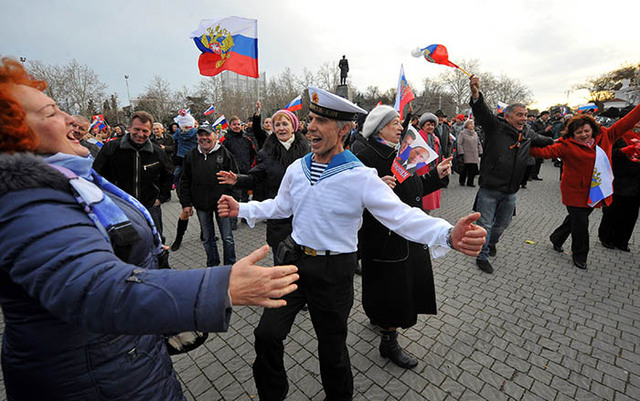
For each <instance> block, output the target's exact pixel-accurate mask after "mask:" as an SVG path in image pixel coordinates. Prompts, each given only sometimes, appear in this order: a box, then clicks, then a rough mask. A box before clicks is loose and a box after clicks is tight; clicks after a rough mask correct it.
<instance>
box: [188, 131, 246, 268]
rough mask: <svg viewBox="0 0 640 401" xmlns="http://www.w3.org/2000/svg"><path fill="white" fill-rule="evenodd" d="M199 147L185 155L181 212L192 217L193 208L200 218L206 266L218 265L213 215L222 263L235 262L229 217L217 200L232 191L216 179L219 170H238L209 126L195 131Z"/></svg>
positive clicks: (218, 258)
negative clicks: (218, 234)
mask: <svg viewBox="0 0 640 401" xmlns="http://www.w3.org/2000/svg"><path fill="white" fill-rule="evenodd" d="M197 137H198V146H196V147H195V148H194V149H192V150H191V151H190V152H189V153H187V155H186V156H185V158H184V162H183V164H182V168H183V170H182V177H181V178H180V191H179V193H178V196H179V198H180V204H181V205H182V211H183V214H186V215H187V216H191V215H192V214H193V208H194V207H195V208H196V215H197V216H198V220H199V221H200V229H201V231H202V244H203V246H204V250H205V252H206V253H207V267H211V266H217V265H219V264H220V255H219V253H218V246H217V240H216V235H215V228H214V223H213V220H214V217H215V220H216V223H217V224H218V229H219V230H220V237H221V238H222V250H223V255H224V264H225V265H227V264H233V263H235V262H236V250H235V243H234V240H233V231H232V230H231V219H230V218H228V217H220V216H219V215H218V211H217V203H218V199H220V196H222V195H223V194H227V195H229V194H231V191H232V188H231V186H230V185H225V184H220V183H218V180H216V179H215V177H216V174H217V173H218V171H221V170H224V171H233V172H235V173H237V172H238V167H237V165H236V162H235V159H234V158H233V156H232V155H231V153H230V152H229V151H228V150H227V149H226V148H225V147H224V146H222V144H221V143H220V142H219V141H218V136H217V135H216V134H215V133H214V132H213V131H212V129H211V127H210V126H201V127H199V128H198V130H197Z"/></svg>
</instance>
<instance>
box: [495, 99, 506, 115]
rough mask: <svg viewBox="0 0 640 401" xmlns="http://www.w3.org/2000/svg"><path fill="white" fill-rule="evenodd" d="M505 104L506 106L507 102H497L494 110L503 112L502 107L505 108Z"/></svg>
mask: <svg viewBox="0 0 640 401" xmlns="http://www.w3.org/2000/svg"><path fill="white" fill-rule="evenodd" d="M507 106H508V104H506V103H503V102H498V107H497V108H496V111H497V112H498V114H500V113H504V109H506V108H507Z"/></svg>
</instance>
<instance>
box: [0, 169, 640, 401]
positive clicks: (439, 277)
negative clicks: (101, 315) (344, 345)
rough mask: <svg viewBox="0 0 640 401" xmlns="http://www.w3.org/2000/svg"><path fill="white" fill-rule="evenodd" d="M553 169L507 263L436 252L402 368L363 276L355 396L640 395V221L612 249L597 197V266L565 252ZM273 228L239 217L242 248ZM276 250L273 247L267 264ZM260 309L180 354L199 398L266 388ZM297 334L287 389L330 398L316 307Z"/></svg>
mask: <svg viewBox="0 0 640 401" xmlns="http://www.w3.org/2000/svg"><path fill="white" fill-rule="evenodd" d="M542 177H543V178H544V181H533V182H530V183H529V185H528V188H527V189H522V190H520V192H519V194H518V197H519V199H518V206H517V215H516V216H515V217H514V219H513V222H512V223H511V226H510V227H509V228H508V230H507V231H506V232H505V234H504V235H503V238H502V240H501V241H500V243H499V244H498V246H497V250H498V253H497V256H495V257H493V258H491V262H492V264H493V266H494V269H495V271H494V274H492V275H488V274H485V273H482V272H481V271H480V270H478V268H477V267H476V265H475V262H474V259H473V258H468V257H465V256H463V255H461V254H458V253H454V252H451V253H449V254H448V255H447V256H445V257H443V258H440V259H437V260H435V261H434V273H435V280H436V291H437V297H438V314H437V315H435V316H420V317H419V319H418V323H417V324H416V325H415V326H414V327H412V328H410V329H407V330H403V331H402V333H401V335H400V337H399V341H400V344H401V345H402V346H403V347H404V348H405V349H406V350H407V351H409V352H410V353H412V354H413V355H415V356H416V357H417V358H418V359H419V364H418V366H417V368H415V369H413V370H404V369H400V368H398V367H396V366H395V365H393V364H392V363H391V362H389V361H388V360H385V359H383V358H382V357H381V356H380V354H379V352H378V345H379V341H380V340H379V334H378V333H376V332H375V331H374V330H373V328H372V327H371V326H370V324H369V323H368V319H367V317H366V316H365V314H364V312H363V310H362V306H361V303H360V299H361V280H360V277H359V276H356V280H355V291H356V302H355V305H354V308H353V310H352V312H351V317H350V323H349V324H350V332H349V337H348V345H349V352H350V356H351V363H352V370H353V375H354V383H355V399H358V400H387V399H388V400H396V399H397V400H507V399H514V400H526V401H533V400H556V401H561V400H614V401H627V400H639V399H640V279H639V277H638V276H639V274H640V228H638V227H636V231H635V232H634V236H633V238H632V241H631V244H630V247H631V253H625V252H622V251H618V250H609V249H606V248H604V247H603V246H602V245H600V243H599V242H598V241H597V235H596V233H597V227H598V224H599V222H600V218H601V216H602V214H601V212H600V211H599V210H597V211H595V212H594V213H593V214H592V215H591V220H590V228H589V229H590V233H591V240H590V246H591V251H590V253H589V262H588V270H586V271H581V270H578V269H576V268H575V267H574V266H573V264H572V262H571V256H570V254H569V252H568V251H566V252H565V254H558V253H557V252H555V251H554V250H553V249H552V247H551V244H550V242H549V240H548V237H549V234H550V233H551V231H552V230H553V229H554V228H555V227H556V226H557V225H559V223H560V222H561V221H562V219H563V218H564V216H565V213H566V211H565V209H564V207H563V206H562V204H561V203H560V190H559V182H558V169H556V168H554V167H553V166H552V164H551V163H549V162H546V163H544V164H543V166H542ZM457 178H458V177H457V176H455V175H454V176H453V179H452V183H451V184H450V185H449V188H447V189H445V190H443V199H442V204H443V208H442V209H441V210H438V211H437V212H435V213H434V216H438V217H443V218H446V219H447V220H449V221H451V222H453V221H455V220H456V219H457V218H459V217H461V216H462V215H464V214H466V213H468V212H469V211H470V209H471V205H472V203H473V198H474V196H475V193H476V188H468V187H460V186H459V185H458V183H457ZM179 211H180V205H179V204H178V203H177V201H176V200H173V201H172V202H170V203H168V204H166V205H164V206H163V214H164V225H165V234H166V235H167V238H168V240H167V241H168V242H169V243H170V242H171V241H172V239H173V236H174V230H175V225H176V220H177V216H178V214H179ZM264 234H265V225H264V224H262V223H259V224H258V225H257V226H256V228H255V229H253V230H252V229H250V228H248V226H247V225H246V224H244V223H241V224H239V227H238V229H237V230H236V231H234V235H235V240H236V249H237V253H238V257H242V256H245V255H247V254H248V253H249V252H250V251H251V250H253V249H255V248H257V247H258V246H259V245H261V244H262V243H264V237H265V236H264ZM198 237H199V228H198V223H197V219H196V218H195V217H194V218H193V219H192V221H191V222H190V224H189V228H188V231H187V234H186V236H185V241H184V243H183V246H182V247H181V248H180V250H179V251H177V252H174V253H172V256H171V262H172V264H173V265H174V266H175V267H176V268H178V269H188V268H198V267H202V266H204V261H205V257H204V250H203V248H202V246H201V244H200V242H199V238H198ZM570 241H571V240H569V241H568V242H567V243H566V244H565V245H564V247H565V249H567V250H569V249H570ZM219 248H220V250H221V248H222V247H221V246H220V247H219ZM271 260H272V257H271V255H269V256H268V257H267V258H265V259H264V265H270V263H271ZM260 312H261V309H260V308H253V307H237V308H234V313H233V317H232V320H231V327H230V329H229V331H228V332H227V333H219V334H212V335H210V337H209V340H208V341H207V342H206V343H205V345H204V346H202V347H200V348H198V349H196V350H195V351H192V352H191V353H189V354H186V355H181V356H177V357H174V359H173V360H174V364H175V369H176V370H177V371H178V374H179V377H180V380H181V381H182V383H183V388H184V391H185V395H186V397H187V399H188V400H198V401H205V400H250V399H254V398H257V395H256V389H255V385H254V383H253V378H252V371H251V364H252V362H253V359H254V357H255V353H254V350H253V334H252V333H253V329H254V328H255V327H256V325H257V322H258V320H259V318H260ZM285 344H286V345H285V347H286V348H285V349H286V355H285V365H286V368H287V372H288V375H289V380H290V386H291V388H290V391H289V397H288V398H287V399H288V400H322V399H324V392H323V391H322V386H321V383H320V376H319V366H318V359H317V357H316V348H317V343H316V340H315V336H314V332H313V327H312V325H311V321H310V319H309V315H308V312H301V313H300V314H299V315H298V317H297V319H296V321H295V325H294V327H293V329H292V332H291V334H290V335H289V337H288V339H287V341H286V343H285ZM2 384H3V383H2ZM2 395H3V396H4V391H2ZM3 399H4V398H3Z"/></svg>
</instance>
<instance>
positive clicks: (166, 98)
mask: <svg viewBox="0 0 640 401" xmlns="http://www.w3.org/2000/svg"><path fill="white" fill-rule="evenodd" d="M134 107H135V110H145V111H148V112H149V113H151V114H152V115H153V116H154V117H155V118H156V119H157V120H158V121H165V120H167V118H168V117H170V115H171V114H172V112H173V111H175V109H176V108H177V96H176V93H175V92H174V91H173V90H172V89H171V86H170V85H169V82H167V81H166V80H164V79H162V78H161V77H160V76H159V75H156V76H154V77H153V79H152V80H151V82H149V84H147V87H146V88H145V91H144V93H143V94H142V95H140V97H139V98H138V99H136V100H135V101H134Z"/></svg>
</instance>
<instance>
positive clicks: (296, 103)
mask: <svg viewBox="0 0 640 401" xmlns="http://www.w3.org/2000/svg"><path fill="white" fill-rule="evenodd" d="M284 109H285V110H289V111H298V110H300V109H302V95H298V96H297V97H296V98H295V99H293V100H292V101H290V102H289V103H288V104H287V105H286V106H284Z"/></svg>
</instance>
